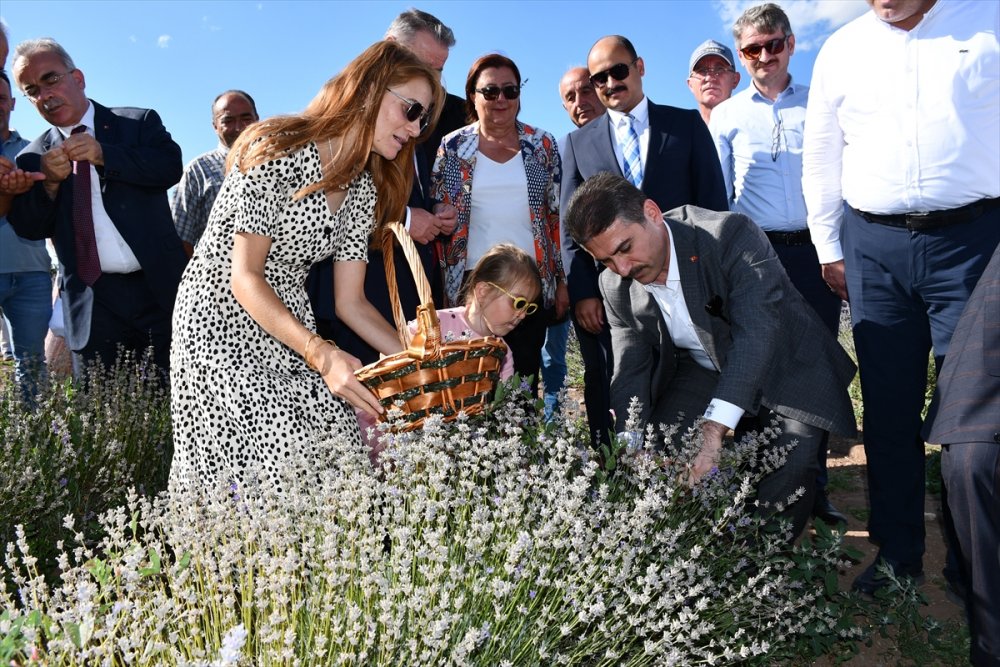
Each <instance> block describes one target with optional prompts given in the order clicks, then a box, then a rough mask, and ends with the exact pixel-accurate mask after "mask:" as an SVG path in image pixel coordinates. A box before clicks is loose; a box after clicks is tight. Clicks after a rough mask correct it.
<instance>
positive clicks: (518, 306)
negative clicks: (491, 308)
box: [486, 281, 538, 315]
mask: <svg viewBox="0 0 1000 667" xmlns="http://www.w3.org/2000/svg"><path fill="white" fill-rule="evenodd" d="M486 284H487V285H492V286H493V287H496V288H497V289H498V290H500V291H501V292H503V293H504V294H506V295H507V296H509V297H510V300H511V301H513V302H514V310H523V311H524V314H525V315H531V314H532V313H534V312H535V311H536V310H538V304H537V303H533V302H531V301H528V300H527V299H525V298H524V297H523V296H514V295H513V294H511V293H510V292H508V291H507V290H505V289H504V288H502V287H500V286H499V285H497V284H496V283H491V282H489V281H486Z"/></svg>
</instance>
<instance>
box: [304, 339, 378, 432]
mask: <svg viewBox="0 0 1000 667" xmlns="http://www.w3.org/2000/svg"><path fill="white" fill-rule="evenodd" d="M309 361H311V362H312V363H313V365H314V368H318V369H320V372H321V373H322V371H323V370H325V371H326V372H325V373H322V376H323V382H325V383H326V386H327V387H328V388H329V389H330V392H331V393H332V394H333V395H334V396H337V397H339V398H342V399H344V400H345V401H347V402H348V403H350V404H351V405H353V406H354V407H356V408H358V409H359V410H363V411H364V412H366V413H368V414H369V415H371V416H372V417H378V416H379V415H380V414H382V412H384V410H383V408H382V406H381V405H379V403H378V399H377V398H375V394H373V393H372V392H371V391H369V390H368V388H367V387H366V386H364V385H363V384H361V382H360V381H359V380H358V378H356V377H355V376H354V371H356V370H357V369H359V368H361V361H360V360H359V359H358V358H357V357H355V356H352V355H350V354H348V353H347V352H344V351H343V350H341V349H340V348H338V347H334V346H333V344H331V343H329V342H327V341H323V342H322V345H320V346H319V347H318V348H317V349H316V351H315V352H314V353H313V354H312V356H311V357H310V360H309Z"/></svg>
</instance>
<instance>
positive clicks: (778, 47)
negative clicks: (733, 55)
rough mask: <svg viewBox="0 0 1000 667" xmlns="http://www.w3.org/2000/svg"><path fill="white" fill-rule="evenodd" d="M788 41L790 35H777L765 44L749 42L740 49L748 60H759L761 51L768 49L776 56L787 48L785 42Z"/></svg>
mask: <svg viewBox="0 0 1000 667" xmlns="http://www.w3.org/2000/svg"><path fill="white" fill-rule="evenodd" d="M787 43H788V35H785V36H784V37H775V38H774V39H769V40H767V41H766V42H764V43H763V44H749V45H747V46H744V47H743V48H742V49H740V53H742V54H743V57H745V58H746V59H747V60H759V59H760V53H761V51H767V52H768V53H770V54H771V55H772V56H776V55H778V54H779V53H781V52H782V51H784V50H785V44H787Z"/></svg>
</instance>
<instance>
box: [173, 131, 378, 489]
mask: <svg viewBox="0 0 1000 667" xmlns="http://www.w3.org/2000/svg"><path fill="white" fill-rule="evenodd" d="M320 178H321V165H320V158H319V153H318V151H317V149H316V146H315V144H310V145H308V146H306V147H304V148H302V149H301V150H299V151H297V152H295V153H292V154H291V155H289V156H286V157H283V158H280V159H277V160H273V161H271V162H266V163H264V164H261V165H258V166H256V167H254V168H253V169H250V170H249V171H248V172H247V173H246V174H242V173H240V172H239V171H238V170H234V171H232V172H231V173H230V175H229V176H228V177H227V178H226V180H225V182H224V183H223V186H222V189H221V191H220V192H219V196H218V198H217V199H216V202H215V206H214V208H213V209H212V214H211V217H210V219H209V223H208V228H207V229H206V232H205V234H204V236H203V237H202V238H201V241H200V242H199V244H198V247H197V250H196V251H195V255H194V257H193V258H192V259H191V262H190V264H189V265H188V267H187V269H186V270H185V272H184V277H183V279H182V280H181V284H180V289H179V291H178V293H177V302H176V305H175V307H174V320H173V343H172V345H171V349H170V366H171V369H170V382H171V415H172V419H173V432H174V458H173V463H172V466H171V471H170V487H171V488H177V485H180V484H183V485H187V484H189V483H190V484H198V483H200V484H205V485H217V484H236V485H237V486H240V485H242V484H244V483H245V482H246V481H250V480H249V478H248V477H247V475H248V474H249V473H250V472H251V471H257V472H258V473H259V476H260V478H272V479H274V478H275V477H276V476H277V475H278V473H279V471H280V469H281V466H282V465H283V462H284V461H286V460H287V458H288V457H289V456H290V455H291V454H293V453H295V452H303V453H305V455H306V456H307V457H308V458H309V459H310V460H321V458H322V457H321V456H320V455H321V452H318V451H317V450H316V443H317V442H322V441H323V439H324V438H326V437H329V436H330V435H331V434H333V433H343V434H346V435H348V436H349V437H353V438H357V439H360V433H359V431H358V422H357V418H356V417H355V415H354V410H353V408H352V407H351V406H350V405H349V404H348V403H346V402H344V401H342V400H341V399H339V398H336V397H335V396H334V395H333V394H331V393H330V390H329V389H328V388H327V386H326V384H325V383H324V382H323V379H322V378H321V377H320V375H319V373H317V372H316V371H314V370H312V369H311V368H309V367H308V366H307V365H306V363H305V361H304V360H303V358H302V357H301V356H300V355H299V354H297V353H295V352H294V351H292V349H291V348H289V347H287V346H285V345H284V344H282V343H281V342H280V341H278V340H277V339H276V338H274V337H273V336H271V335H270V334H268V333H267V332H266V331H264V329H262V328H261V327H260V325H259V324H257V322H256V321H255V320H254V319H253V318H251V317H250V315H249V314H247V312H246V311H245V310H244V309H243V307H242V306H241V305H240V304H239V303H238V302H237V301H236V298H235V297H234V296H233V292H232V289H231V262H232V251H233V237H234V234H235V233H236V232H248V233H252V234H259V235H262V236H267V237H269V238H271V239H272V245H271V249H270V251H269V253H268V256H267V260H266V262H265V266H264V273H265V278H266V280H267V282H268V284H270V285H271V287H272V288H273V289H274V291H275V292H276V293H277V295H278V298H279V299H281V301H282V302H283V303H284V304H285V306H286V307H287V308H288V309H289V310H290V311H291V313H292V314H293V315H294V316H295V317H296V318H298V319H299V321H301V322H302V323H303V324H304V325H305V327H306V328H307V329H309V330H311V331H315V329H316V324H315V320H314V318H313V314H312V309H311V307H310V305H309V298H308V296H307V294H306V291H305V280H306V274H307V273H308V271H309V268H310V267H311V266H312V265H313V264H314V263H315V262H317V261H319V260H321V259H323V258H326V257H329V256H330V255H333V256H334V260H335V261H336V260H344V261H350V260H362V261H366V260H367V246H368V235H369V233H370V232H371V229H372V226H373V222H374V212H375V197H376V195H375V186H374V183H373V182H372V179H371V176H370V175H369V174H368V172H367V171H366V172H363V173H362V174H361V175H359V176H358V177H357V178H356V179H355V180H354V181H353V182H352V183H351V185H350V189H349V191H348V194H347V198H346V200H345V201H344V203H343V204H342V205H341V207H340V209H339V210H338V211H337V213H336V214H335V215H334V214H332V213H331V212H330V209H329V206H328V204H327V199H326V196H325V194H324V193H323V192H314V193H312V194H310V195H309V196H307V197H304V198H302V199H298V200H295V199H293V197H294V195H295V193H296V192H298V191H299V190H300V189H302V188H303V187H304V186H306V185H307V184H309V183H314V182H316V181H319V180H320Z"/></svg>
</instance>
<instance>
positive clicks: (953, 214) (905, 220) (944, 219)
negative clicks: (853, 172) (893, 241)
mask: <svg viewBox="0 0 1000 667" xmlns="http://www.w3.org/2000/svg"><path fill="white" fill-rule="evenodd" d="M998 206H1000V197H998V198H993V199H980V200H979V201H974V202H972V203H971V204H966V205H965V206H960V207H958V208H952V209H948V210H947V211H928V212H927V213H893V214H891V215H880V214H878V213H867V212H865V211H859V210H858V209H856V208H854V207H853V206H852V207H851V210H852V211H854V212H855V213H857V214H858V215H859V216H861V217H862V218H864V219H865V220H867V221H868V222H874V223H875V224H878V225H886V226H887V227H905V228H906V229H909V230H910V231H911V232H926V231H928V230H931V229H939V228H941V227H951V226H952V225H961V224H964V223H966V222H972V221H973V220H975V219H976V218H978V217H980V216H982V215H983V214H984V213H986V212H988V211H992V210H993V209H995V208H997V207H998Z"/></svg>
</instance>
